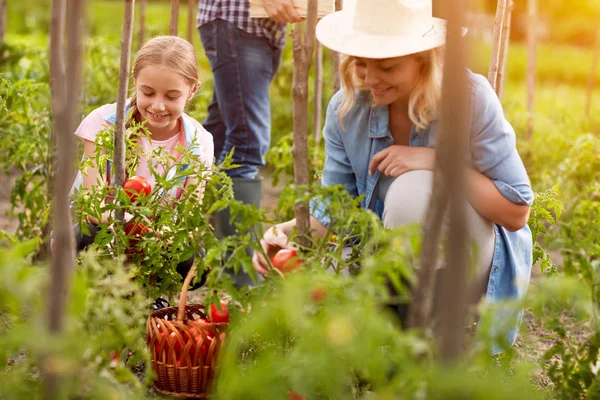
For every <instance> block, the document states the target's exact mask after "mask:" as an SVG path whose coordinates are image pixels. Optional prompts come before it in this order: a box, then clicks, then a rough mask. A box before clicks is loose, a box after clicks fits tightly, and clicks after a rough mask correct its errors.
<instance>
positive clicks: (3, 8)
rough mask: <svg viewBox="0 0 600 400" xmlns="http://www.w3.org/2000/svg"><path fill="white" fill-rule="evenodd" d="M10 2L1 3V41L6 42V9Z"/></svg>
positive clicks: (6, 0) (3, 0) (4, 0)
mask: <svg viewBox="0 0 600 400" xmlns="http://www.w3.org/2000/svg"><path fill="white" fill-rule="evenodd" d="M7 5H8V0H1V1H0V41H4V38H5V37H6V8H7Z"/></svg>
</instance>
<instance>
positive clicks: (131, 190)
mask: <svg viewBox="0 0 600 400" xmlns="http://www.w3.org/2000/svg"><path fill="white" fill-rule="evenodd" d="M123 189H124V190H125V193H127V196H129V198H130V199H131V202H132V203H133V202H134V201H136V200H137V198H138V196H140V197H143V196H148V195H149V194H150V192H151V191H152V186H151V185H150V182H148V180H147V179H146V178H144V177H143V176H134V177H133V178H129V179H127V180H126V181H125V183H124V184H123Z"/></svg>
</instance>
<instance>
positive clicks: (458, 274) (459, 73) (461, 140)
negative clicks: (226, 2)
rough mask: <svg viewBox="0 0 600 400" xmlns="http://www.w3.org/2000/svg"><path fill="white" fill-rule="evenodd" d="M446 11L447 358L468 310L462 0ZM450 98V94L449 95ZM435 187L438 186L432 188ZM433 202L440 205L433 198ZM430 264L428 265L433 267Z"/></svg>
mask: <svg viewBox="0 0 600 400" xmlns="http://www.w3.org/2000/svg"><path fill="white" fill-rule="evenodd" d="M444 4H445V5H446V7H447V10H446V12H445V15H446V16H447V17H448V33H447V41H446V43H447V44H446V49H447V51H446V60H445V62H444V65H445V67H444V82H443V89H442V99H445V100H446V101H444V100H442V113H441V120H440V136H439V139H438V144H437V146H436V152H437V159H436V168H435V171H434V174H436V175H441V176H443V177H444V178H445V181H446V182H448V183H449V182H451V184H447V190H448V195H449V196H448V197H449V200H450V202H449V211H450V212H449V225H448V235H447V247H446V257H445V258H446V263H445V268H447V274H445V276H444V278H445V279H444V280H442V282H441V284H442V292H441V296H442V299H441V302H440V304H441V305H440V310H439V315H438V323H437V324H436V333H437V337H438V338H440V352H441V356H442V359H443V360H444V361H446V362H451V361H456V360H457V359H458V358H459V356H460V354H461V352H462V351H463V345H464V336H465V321H466V311H467V308H466V306H467V292H468V290H467V264H468V262H469V234H468V230H467V218H466V210H465V207H466V204H467V201H466V198H465V188H466V185H465V168H464V163H463V160H464V154H466V152H467V147H468V134H467V132H468V131H469V123H468V120H469V118H468V111H469V101H470V99H469V98H468V97H467V92H468V91H467V90H466V89H467V73H466V68H465V62H466V48H465V46H464V42H463V41H462V35H461V33H462V25H463V10H464V1H463V0H453V1H452V0H446V1H445V2H444ZM450 99H451V100H450ZM433 190H434V191H435V190H437V189H436V188H434V189H433ZM431 207H433V208H434V209H435V207H443V206H442V205H440V204H435V205H434V204H432V205H431ZM431 267H432V266H429V268H431Z"/></svg>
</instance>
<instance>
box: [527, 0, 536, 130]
mask: <svg viewBox="0 0 600 400" xmlns="http://www.w3.org/2000/svg"><path fill="white" fill-rule="evenodd" d="M527 19H528V20H529V24H528V25H529V28H528V29H527V115H528V116H527V140H531V138H532V137H533V101H534V96H535V62H536V41H537V0H528V2H527Z"/></svg>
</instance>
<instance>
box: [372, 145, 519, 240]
mask: <svg viewBox="0 0 600 400" xmlns="http://www.w3.org/2000/svg"><path fill="white" fill-rule="evenodd" d="M434 166H435V149H433V148H429V147H409V146H402V145H392V146H390V147H388V148H387V149H385V150H382V151H381V152H379V153H377V154H375V156H374V157H373V159H372V160H371V165H370V167H369V173H371V174H373V173H374V172H375V169H379V171H380V172H381V173H382V174H384V175H386V176H391V177H397V176H400V175H402V174H404V173H405V172H408V171H413V170H429V171H433V170H434ZM465 179H466V191H467V193H466V198H467V200H468V201H469V203H470V204H471V205H472V206H473V208H475V210H476V211H477V212H478V213H479V214H481V215H483V216H484V217H485V218H487V219H489V220H490V221H492V222H494V223H496V224H498V225H500V226H503V227H505V228H506V229H508V230H509V231H518V230H519V229H521V228H522V227H523V226H525V224H526V223H527V219H528V218H529V206H528V205H522V204H517V203H513V202H512V201H510V200H509V199H507V198H506V197H505V196H504V195H503V194H502V193H501V192H500V191H499V190H498V188H497V187H496V185H495V184H494V182H493V181H492V180H491V179H490V178H488V177H487V176H485V175H484V174H482V173H480V172H477V171H475V170H474V169H472V168H468V167H467V168H466V171H465Z"/></svg>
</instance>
